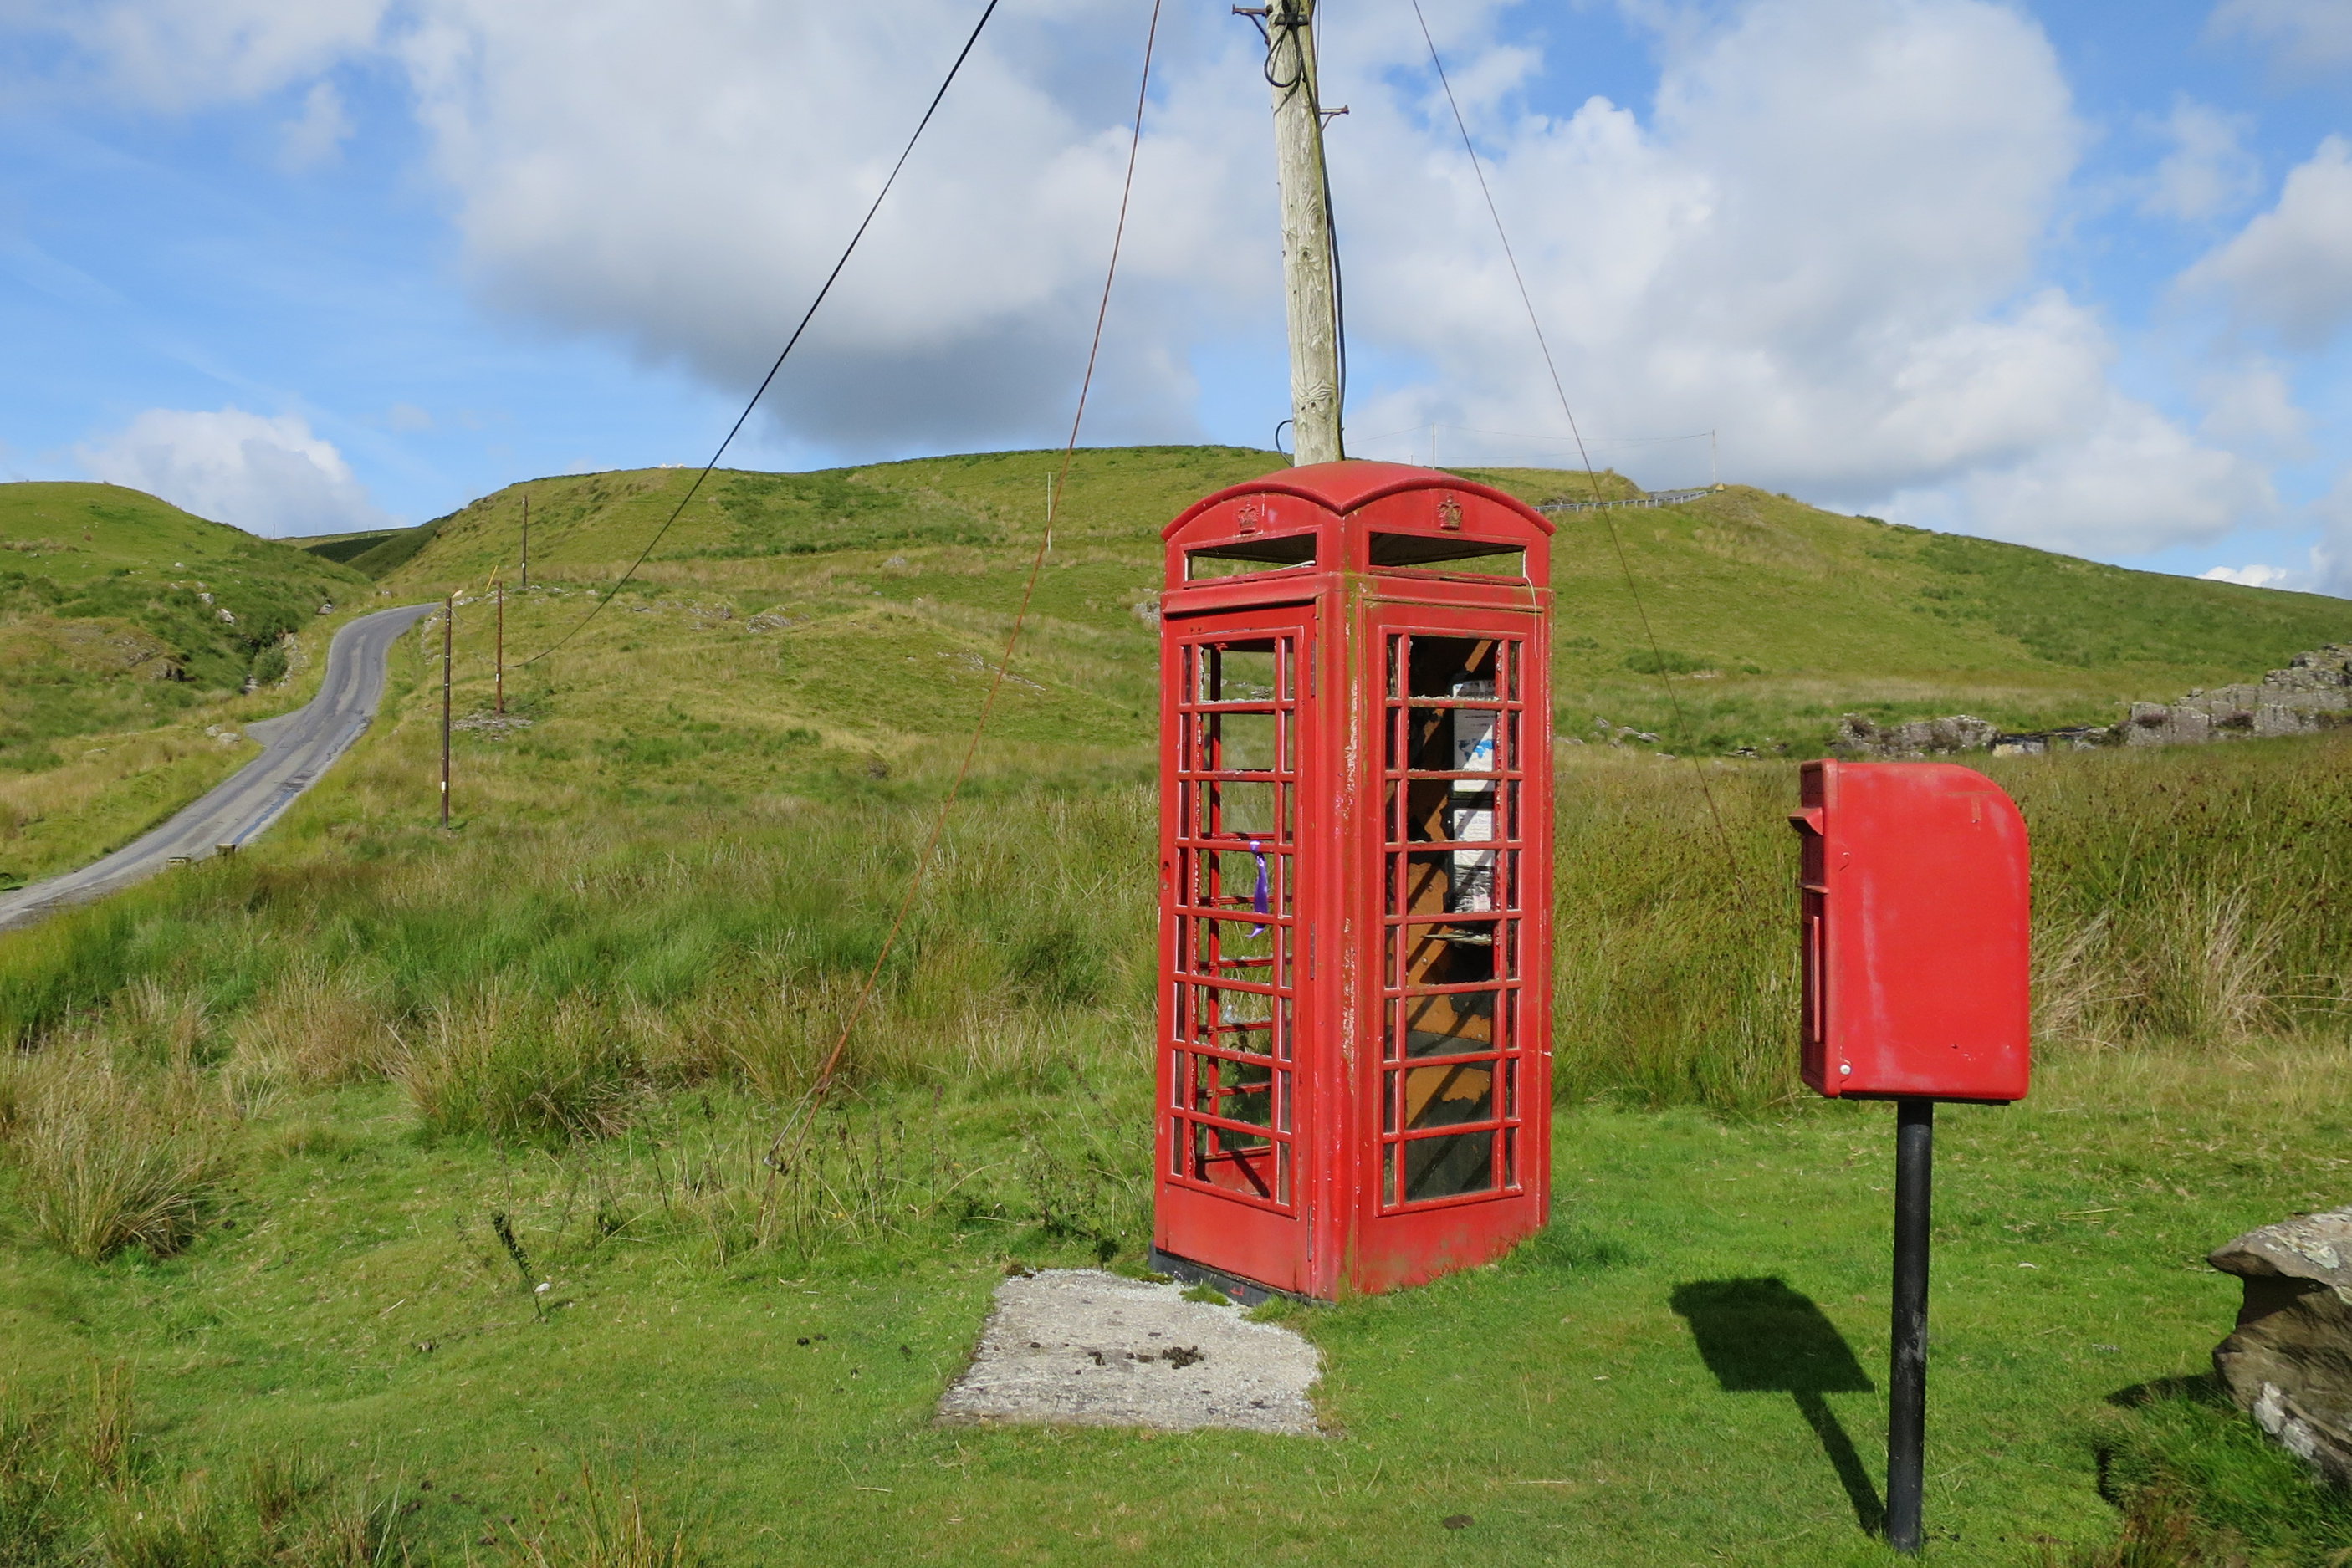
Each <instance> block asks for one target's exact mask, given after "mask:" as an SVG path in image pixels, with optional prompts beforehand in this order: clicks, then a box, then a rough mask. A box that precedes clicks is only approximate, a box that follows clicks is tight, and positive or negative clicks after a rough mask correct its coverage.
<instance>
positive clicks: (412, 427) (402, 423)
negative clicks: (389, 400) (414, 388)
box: [383, 402, 433, 432]
mask: <svg viewBox="0 0 2352 1568" xmlns="http://www.w3.org/2000/svg"><path fill="white" fill-rule="evenodd" d="M383 422H384V423H386V424H389V425H390V426H392V428H393V429H394V430H398V431H406V432H414V431H419V430H430V429H432V428H433V415H432V413H431V411H429V410H426V409H421V408H419V407H417V406H416V405H415V403H413V402H396V403H394V404H393V405H392V406H391V407H390V408H388V409H386V410H384V413H383Z"/></svg>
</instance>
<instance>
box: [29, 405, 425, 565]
mask: <svg viewBox="0 0 2352 1568" xmlns="http://www.w3.org/2000/svg"><path fill="white" fill-rule="evenodd" d="M75 456H76V457H78V458H79V460H80V462H81V465H82V467H83V468H85V469H86V470H88V471H89V475H90V476H91V477H93V478H96V479H102V480H104V481H106V482H107V483H108V484H110V485H125V486H130V487H131V489H134V490H144V491H146V492H147V493H148V494H149V495H151V496H160V497H163V499H164V500H167V501H169V502H171V503H172V504H173V506H175V507H181V508H183V509H184V510H186V511H190V512H194V513H195V514H196V515H197V516H198V517H210V518H213V519H214V520H215V521H218V522H224V523H232V524H235V525H236V527H238V528H244V529H246V530H247V531H248V532H251V533H257V534H262V535H266V536H268V537H269V538H281V537H285V536H289V535H302V534H331V533H337V532H341V531H344V530H347V529H357V528H376V527H381V526H383V525H385V524H388V523H390V522H391V521H392V519H391V518H389V517H386V516H385V515H384V514H383V511H382V510H381V509H379V508H378V507H376V505H375V503H374V502H373V501H371V500H370V499H369V498H368V494H367V490H366V488H365V487H364V486H362V485H361V484H360V482H359V481H358V479H356V478H355V477H353V476H352V470H351V465H349V464H347V463H345V462H344V461H343V456H342V454H341V453H340V452H338V451H336V450H335V448H334V446H333V444H331V443H330V442H327V441H325V440H323V439H321V438H320V437H319V436H317V435H314V434H311V432H310V425H309V423H307V422H306V421H304V420H303V419H302V418H301V416H299V414H290V413H289V414H280V415H278V417H277V418H274V419H269V418H264V417H263V416H262V415H260V414H254V413H246V412H244V411H243V410H242V409H235V408H225V409H220V410H218V411H216V412H213V413H199V412H195V411H193V410H183V409H169V408H155V409H149V410H148V411H147V412H146V413H142V414H141V415H140V416H139V417H138V418H136V419H134V420H132V421H131V423H130V424H128V425H127V426H125V427H124V428H123V429H121V430H120V431H118V432H116V433H115V434H112V435H110V436H108V437H106V438H105V439H103V440H100V441H98V442H95V443H93V444H89V445H85V446H81V447H78V448H76V450H75Z"/></svg>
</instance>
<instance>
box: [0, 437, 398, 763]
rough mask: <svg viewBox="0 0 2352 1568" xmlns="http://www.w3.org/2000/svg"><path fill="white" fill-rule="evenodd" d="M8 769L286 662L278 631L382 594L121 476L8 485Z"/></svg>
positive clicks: (234, 687) (268, 676)
mask: <svg viewBox="0 0 2352 1568" xmlns="http://www.w3.org/2000/svg"><path fill="white" fill-rule="evenodd" d="M0 549H5V551H6V552H7V554H6V555H5V556H0V674H5V685H0V768H8V769H12V770H15V771H20V772H21V771H28V770H31V769H33V768H46V767H50V766H53V765H54V764H55V762H56V761H57V758H56V755H55V752H54V750H53V748H52V746H51V743H52V742H54V741H57V740H59V739H63V738H65V737H70V736H77V735H90V734H96V733H99V732H101V731H109V730H121V729H134V728H140V727H150V726H153V725H159V724H163V723H166V722H168V721H169V720H171V719H172V718H174V717H176V716H180V715H182V714H184V713H185V712H187V711H188V710H189V709H191V708H193V707H196V706H201V705H204V704H205V703H210V702H216V701H218V700H220V699H221V698H222V697H224V696H226V695H232V694H234V693H236V692H237V691H239V690H241V689H243V687H244V685H245V684H246V682H247V679H248V678H258V679H260V680H262V681H265V682H266V681H274V680H276V679H278V677H279V676H280V675H282V674H284V673H285V661H284V655H283V654H282V653H279V652H278V640H279V639H280V638H281V637H283V636H284V635H285V634H286V633H287V632H292V631H294V630H296V629H297V628H299V627H306V626H309V625H310V623H311V622H315V621H316V620H317V619H318V616H319V613H320V606H321V605H325V604H330V603H332V602H333V601H338V600H344V601H353V600H356V599H358V598H359V597H360V596H361V595H362V593H368V592H370V589H369V585H368V582H367V580H366V579H365V578H363V577H361V576H360V575H359V574H358V573H357V572H354V571H352V570H350V569H349V568H347V567H342V566H339V565H337V564H335V563H334V562H332V561H329V560H324V559H320V558H319V557H318V556H315V555H311V554H309V553H307V552H305V551H302V550H299V549H294V548H292V547H290V546H288V545H282V544H278V543H275V542H273V541H271V540H268V539H259V538H254V537H253V536H252V535H251V534H248V533H246V532H244V531H243V530H242V529H238V528H229V527H227V526H226V525H224V524H221V523H210V522H206V521H205V520H204V519H203V518H201V517H192V516H190V515H189V514H188V513H186V512H184V511H182V510H180V509H179V508H178V507H173V506H172V505H170V504H169V503H167V502H163V501H159V500H157V499H156V498H155V497H152V496H149V495H144V494H142V493H141V492H140V491H137V490H128V489H124V488H122V487H121V486H116V485H81V484H63V483H60V484H16V485H0Z"/></svg>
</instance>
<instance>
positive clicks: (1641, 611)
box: [1412, 0, 1748, 895]
mask: <svg viewBox="0 0 2352 1568" xmlns="http://www.w3.org/2000/svg"><path fill="white" fill-rule="evenodd" d="M1412 16H1413V20H1414V21H1416V22H1418V23H1420V24H1421V41H1422V42H1423V44H1425V45H1427V46H1428V47H1429V63H1430V65H1431V66H1432V67H1433V68H1434V69H1435V70H1436V72H1437V84H1438V86H1440V87H1441V88H1444V89H1445V106H1446V108H1448V109H1450V110H1453V111H1454V130H1456V131H1459V132H1461V134H1462V151H1463V152H1466V153H1468V154H1469V155H1470V171H1471V172H1472V173H1474V174H1475V175H1476V176H1477V177H1478V193H1479V194H1480V195H1481V196H1483V197H1485V198H1486V215H1487V216H1488V217H1490V218H1492V219H1493V220H1494V223H1495V237H1496V239H1497V240H1499V241H1501V242H1502V246H1503V259H1504V260H1505V261H1506V262H1507V263H1508V264H1509V265H1510V268H1511V281H1512V283H1513V284H1515V285H1517V287H1518V291H1519V303H1520V304H1521V305H1522V306H1524V307H1525V308H1526V309H1527V313H1528V327H1529V328H1531V329H1533V330H1534V332H1535V336H1536V347H1537V348H1538V350H1541V351H1542V353H1543V362H1544V370H1545V371H1546V372H1547V373H1549V375H1550V377H1551V390H1552V392H1553V395H1555V396H1556V397H1558V398H1559V412H1560V413H1562V414H1563V415H1564V416H1566V418H1567V420H1568V430H1569V434H1570V435H1572V436H1574V437H1575V438H1576V455H1577V459H1578V461H1579V462H1581V463H1582V464H1583V465H1584V477H1585V481H1586V483H1587V484H1588V485H1590V486H1591V489H1592V498H1593V499H1594V500H1595V501H1600V500H1601V499H1603V497H1602V496H1601V476H1599V475H1598V474H1595V473H1594V472H1593V471H1592V458H1591V455H1590V454H1588V453H1587V452H1586V451H1585V449H1584V433H1583V431H1581V430H1580V429H1579V428H1578V427H1577V423H1576V411H1575V410H1574V409H1573V408H1571V407H1570V406H1569V401H1568V388H1567V386H1566V385H1565V384H1563V383H1562V382H1561V381H1560V379H1559V365H1558V364H1557V363H1556V362H1554V361H1553V359H1552V357H1551V343H1550V341H1549V340H1547V339H1546V338H1545V337H1544V329H1543V319H1542V318H1541V317H1539V316H1538V314H1537V313H1536V301H1535V296H1533V295H1532V294H1530V293H1528V280H1527V278H1526V277H1525V276H1523V275H1522V274H1521V273H1520V271H1519V258H1518V256H1517V254H1516V253H1514V252H1513V251H1512V249H1511V236H1510V233H1509V231H1508V230H1507V229H1506V228H1505V227H1504V226H1503V214H1502V210H1501V209H1500V208H1499V207H1497V206H1496V204H1495V193H1494V191H1493V189H1492V188H1491V187H1489V186H1488V185H1487V183H1486V163H1485V162H1484V161H1483V160H1482V159H1480V158H1479V156H1478V149H1477V147H1476V145H1475V143H1473V142H1472V141H1471V140H1470V122H1469V121H1468V120H1465V119H1464V118H1463V117H1462V105H1461V104H1460V103H1459V102H1457V101H1455V99H1454V83H1453V82H1452V80H1451V79H1449V78H1447V76H1446V74H1445V62H1444V60H1442V59H1440V58H1438V57H1437V40H1436V39H1435V38H1433V37H1431V36H1430V31H1429V18H1428V17H1426V16H1423V15H1422V11H1421V0H1412ZM1593 509H1594V510H1595V511H1597V512H1599V513H1600V514H1601V521H1602V522H1603V523H1605V524H1607V525H1608V528H1609V542H1610V544H1611V546H1612V548H1613V549H1615V550H1616V553H1617V570H1618V571H1619V572H1620V573H1621V574H1622V576H1623V577H1624V579H1625V594H1626V597H1627V598H1629V599H1631V600H1632V601H1633V613H1634V615H1635V616H1636V617H1638V618H1639V619H1640V621H1641V622H1642V636H1643V640H1644V641H1645V642H1647V643H1649V644H1650V663H1651V665H1652V667H1653V669H1654V671H1655V673H1656V674H1657V677H1658V686H1659V689H1660V690H1662V691H1663V692H1664V693H1665V696H1666V706H1667V707H1668V708H1670V709H1671V710H1673V713H1674V716H1675V727H1676V728H1678V729H1679V728H1682V727H1684V726H1685V723H1686V722H1687V721H1686V720H1685V718H1684V717H1683V705H1682V702H1681V699H1679V698H1678V697H1676V696H1675V684H1674V681H1673V680H1672V679H1671V678H1670V677H1669V676H1668V675H1667V674H1666V659H1665V654H1664V653H1663V652H1661V651H1660V649H1659V647H1658V634H1657V632H1656V631H1655V630H1654V629H1653V628H1652V626H1651V624H1650V612H1649V610H1648V608H1647V607H1646V606H1645V605H1643V602H1642V591H1641V589H1640V588H1639V587H1638V586H1636V585H1635V583H1634V580H1633V562H1632V560H1631V559H1629V558H1628V557H1627V556H1626V554H1625V540H1624V538H1623V536H1622V535H1621V534H1619V533H1618V531H1617V520H1616V518H1615V517H1612V516H1611V515H1610V509H1609V508H1608V507H1594V508H1593ZM1690 765H1691V771H1692V776H1693V777H1695V778H1696V779H1697V780H1698V790H1699V794H1700V795H1701V796H1702V797H1704V798H1705V800H1706V814H1707V816H1708V817H1709V818H1710V819H1711V820H1712V821H1714V823H1715V836H1716V839H1717V841H1718V842H1719V843H1720V844H1721V845H1722V846H1723V861H1724V865H1725V867H1726V868H1727V870H1729V871H1730V873H1731V877H1732V881H1733V882H1735V883H1738V885H1739V888H1740V891H1741V893H1742V894H1743V895H1745V894H1746V892H1747V887H1748V883H1747V879H1746V878H1745V877H1743V876H1741V875H1740V874H1739V862H1738V859H1737V857H1735V856H1734V855H1733V853H1732V849H1731V834H1730V831H1728V830H1727V829H1726V828H1725V826H1724V824H1723V812H1722V810H1721V809H1720V808H1718V807H1717V805H1716V801H1715V790H1714V789H1712V788H1710V787H1709V786H1708V784H1707V781H1706V766H1705V765H1704V764H1703V763H1701V762H1700V761H1699V759H1698V758H1696V757H1695V756H1694V757H1692V758H1690Z"/></svg>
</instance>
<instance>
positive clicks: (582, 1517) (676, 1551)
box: [501, 1464, 707, 1568]
mask: <svg viewBox="0 0 2352 1568" xmlns="http://www.w3.org/2000/svg"><path fill="white" fill-rule="evenodd" d="M706 1555H707V1554H706V1553H705V1552H704V1551H703V1549H702V1548H701V1546H700V1545H699V1544H698V1542H694V1541H692V1540H690V1539H689V1537H688V1533H687V1531H686V1530H685V1528H684V1527H683V1526H679V1525H676V1524H668V1523H656V1522H655V1521H653V1520H652V1519H649V1518H648V1517H647V1510H646V1500H645V1498H644V1497H643V1496H642V1495H641V1494H640V1492H639V1490H638V1489H637V1487H636V1485H635V1483H634V1482H632V1481H628V1480H625V1479H622V1478H621V1477H620V1476H619V1475H618V1474H617V1473H616V1472H614V1471H612V1470H610V1469H601V1468H599V1467H597V1466H595V1465H593V1464H588V1465H583V1466H581V1468H580V1479H578V1480H577V1481H576V1482H574V1483H572V1486H571V1487H570V1489H569V1490H567V1491H565V1492H564V1493H563V1494H562V1500H561V1501H559V1502H558V1503H556V1504H554V1505H552V1506H543V1507H541V1508H540V1509H538V1510H535V1511H533V1515H532V1518H531V1521H530V1527H529V1528H528V1529H523V1528H520V1527H515V1526H509V1529H508V1533H507V1538H506V1540H505V1541H504V1542H501V1556H502V1557H503V1559H504V1561H505V1562H507V1563H509V1564H511V1565H513V1568H693V1565H694V1564H696V1563H700V1562H703V1561H705V1560H706Z"/></svg>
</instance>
